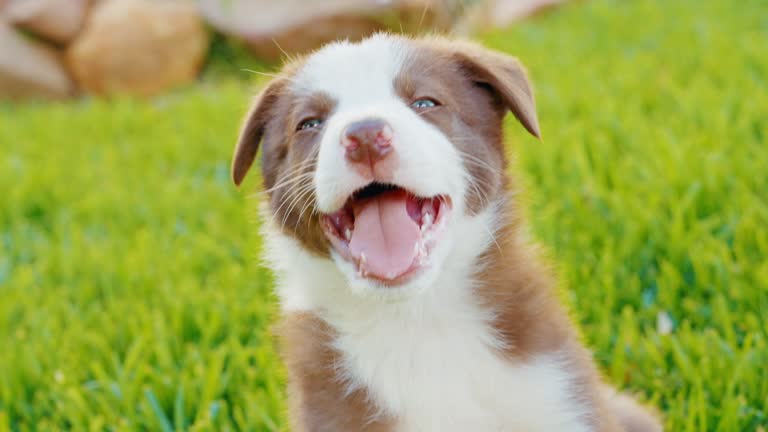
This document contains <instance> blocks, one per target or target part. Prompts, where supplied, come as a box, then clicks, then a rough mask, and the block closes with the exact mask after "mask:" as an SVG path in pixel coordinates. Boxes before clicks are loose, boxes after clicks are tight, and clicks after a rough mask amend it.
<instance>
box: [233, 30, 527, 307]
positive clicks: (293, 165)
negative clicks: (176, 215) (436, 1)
mask: <svg viewBox="0 0 768 432" xmlns="http://www.w3.org/2000/svg"><path fill="white" fill-rule="evenodd" d="M508 111H512V112H513V113H514V114H515V116H516V117H517V118H518V120H519V121H520V122H521V123H522V124H523V126H525V128H526V129H527V130H528V131H529V132H530V133H532V134H533V135H536V136H538V123H537V119H536V114H535V109H534V102H533V97H532V92H531V88H530V85H529V83H528V80H527V79H526V76H525V72H524V71H523V69H522V67H521V66H520V64H519V63H518V62H517V61H516V60H515V59H513V58H510V57H506V56H503V55H501V54H496V53H492V52H489V51H486V50H484V49H483V48H480V47H477V46H475V45H470V44H462V43H456V42H448V41H442V40H412V39H406V38H401V37H395V36H389V35H377V36H374V37H372V38H370V39H367V40H365V41H362V42H360V43H354V44H353V43H347V42H340V43H335V44H332V45H329V46H326V47H325V48H322V49H321V50H319V51H317V52H315V53H314V54H312V55H310V56H309V57H307V58H306V59H304V60H302V61H298V62H295V63H294V64H291V65H289V66H287V67H286V68H285V70H284V71H283V72H282V74H281V75H280V76H279V77H277V78H276V79H275V80H273V81H272V82H271V83H270V84H269V85H268V86H267V87H266V88H265V89H264V90H263V92H262V93H261V95H260V96H259V97H258V98H257V101H256V103H255V105H254V107H253V108H252V109H251V111H250V113H249V114H248V118H247V119H246V122H245V125H244V127H243V130H242V133H241V137H240V140H239V143H238V145H237V148H236V150H235V158H234V162H233V178H234V181H235V183H237V184H240V182H241V181H242V179H243V177H244V176H245V174H246V172H247V170H248V169H249V167H250V166H251V164H252V163H253V160H254V157H255V155H256V151H257V148H258V147H259V144H260V143H261V147H262V154H263V159H262V169H263V178H264V185H265V188H266V191H267V195H268V197H269V208H270V211H271V213H272V215H273V220H274V222H275V223H276V224H277V226H278V227H279V228H280V229H281V230H282V232H283V233H284V234H286V235H289V236H292V237H294V238H295V239H297V240H298V241H299V242H300V243H301V244H302V245H303V247H304V248H305V249H307V250H309V251H310V252H312V253H314V254H316V255H318V256H321V257H325V258H327V259H329V260H332V261H333V262H334V263H335V265H336V267H337V268H338V270H339V271H340V272H341V273H342V274H343V275H344V276H345V277H346V279H347V280H348V282H349V285H350V287H352V288H353V289H354V290H355V291H358V292H362V293H377V292H378V293H380V292H381V291H382V290H386V291H389V292H392V291H399V292H413V291H416V290H417V289H418V288H423V287H426V286H429V285H430V282H432V281H433V280H434V279H435V277H436V275H437V274H439V273H440V271H441V268H442V266H443V265H444V264H445V260H446V257H447V256H449V255H450V252H451V250H452V249H453V248H460V247H461V242H462V239H461V238H457V237H459V234H458V233H459V232H460V231H461V229H460V227H461V225H462V224H466V223H467V222H468V221H469V220H471V219H472V218H473V217H475V215H477V214H479V213H480V212H482V211H483V210H484V209H485V208H486V207H487V206H489V205H491V203H493V202H494V201H495V200H496V199H497V198H499V197H500V195H501V194H503V188H504V184H503V183H504V174H503V173H504V167H505V158H504V148H503V144H502V120H503V118H504V116H505V114H506V113H507V112H508ZM297 271H300V269H297Z"/></svg>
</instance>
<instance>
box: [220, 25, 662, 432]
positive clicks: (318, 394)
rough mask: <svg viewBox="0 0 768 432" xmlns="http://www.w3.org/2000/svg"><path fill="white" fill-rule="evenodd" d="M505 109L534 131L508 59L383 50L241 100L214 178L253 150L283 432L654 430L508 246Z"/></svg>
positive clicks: (320, 56)
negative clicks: (263, 199) (230, 153)
mask: <svg viewBox="0 0 768 432" xmlns="http://www.w3.org/2000/svg"><path fill="white" fill-rule="evenodd" d="M509 111H511V112H512V113H513V114H514V115H515V117H516V118H517V119H518V120H519V121H520V123H522V125H523V126H524V127H525V129H526V130H527V131H528V132H530V133H531V134H533V135H536V136H538V135H539V124H538V120H537V118H536V112H535V106H534V100H533V94H532V91H531V86H530V84H529V82H528V79H527V78H526V74H525V71H524V70H523V67H522V66H521V65H520V63H519V62H518V61H517V60H516V59H514V58H511V57H507V56H505V55H502V54H497V53H493V52H490V51H487V50H485V49H483V48H481V47H479V46H476V45H472V44H468V43H461V42H452V41H446V40H442V39H407V38H403V37H399V36H392V35H385V34H379V35H376V36H373V37H371V38H369V39H366V40H364V41H362V42H360V43H348V42H338V43H333V44H331V45H328V46H326V47H324V48H322V49H320V50H318V51H317V52H315V53H313V54H311V55H309V56H308V57H306V58H304V59H301V60H298V61H294V62H293V63H292V64H290V65H288V66H287V67H286V68H285V69H284V71H283V72H282V73H281V74H280V75H279V76H277V77H276V78H275V79H274V80H273V81H272V82H271V83H270V84H269V85H268V86H267V87H266V88H265V89H264V90H263V91H262V93H261V95H260V96H259V97H258V98H257V100H256V102H255V104H254V106H253V108H252V109H251V111H250V113H249V114H248V117H247V119H246V121H245V125H244V127H243V129H242V133H241V136H240V141H239V143H238V144H237V148H236V150H235V156H234V162H233V178H234V181H235V183H237V184H240V183H241V181H242V180H243V177H244V176H245V174H246V172H247V171H248V169H249V168H250V166H251V165H252V163H253V161H254V159H255V156H256V152H257V149H258V148H259V146H260V145H261V148H262V169H263V179H264V186H265V188H266V196H267V197H268V202H267V203H266V205H265V210H264V211H265V214H266V216H267V217H266V222H265V224H264V234H265V238H266V248H265V249H266V254H267V258H268V262H269V263H270V264H271V266H272V267H273V269H274V270H275V272H276V274H277V278H278V280H277V292H278V295H279V298H280V301H281V306H282V310H283V314H284V320H283V324H282V326H281V333H282V334H281V336H282V338H283V343H284V356H285V360H286V362H287V365H288V371H289V391H290V398H291V401H290V403H291V418H292V423H293V428H294V430H297V431H328V432H341V431H443V432H445V431H525V432H531V431H548V432H550V431H571V432H577V431H579V432H580V431H633V432H634V431H657V430H661V426H660V425H659V423H658V421H657V420H656V419H655V418H654V417H653V416H651V415H650V414H647V413H646V412H645V411H643V410H642V409H641V408H640V407H639V406H638V405H636V404H635V403H634V402H633V401H631V400H630V399H629V398H626V397H624V396H618V395H615V394H614V393H613V392H611V391H610V390H608V388H607V387H605V386H604V385H603V384H601V382H600V379H599V377H598V374H597V372H596V369H595V366H594V364H593V363H592V361H591V358H590V355H589V353H588V352H587V351H586V350H585V349H584V348H583V347H582V346H581V345H580V343H579V341H578V338H577V335H576V332H575V330H574V328H573V327H572V325H571V323H570V322H569V320H568V317H567V315H566V313H565V312H564V310H563V309H562V308H561V306H560V305H559V304H558V302H557V300H556V298H555V294H554V288H553V283H552V281H551V280H550V277H549V275H548V272H547V271H546V269H544V268H543V267H542V266H541V265H540V264H539V263H538V262H537V260H536V257H535V256H536V254H535V251H534V250H535V248H534V247H533V246H531V245H530V244H528V243H527V242H526V241H525V240H524V239H523V237H524V236H523V235H522V223H521V221H520V218H519V213H518V212H517V211H516V206H517V203H516V202H515V199H514V196H515V195H514V190H515V185H514V184H513V182H512V180H511V179H510V178H508V177H507V175H506V173H505V169H506V167H507V163H506V160H505V152H504V144H503V142H502V120H503V119H504V117H505V115H506V113H507V112H509Z"/></svg>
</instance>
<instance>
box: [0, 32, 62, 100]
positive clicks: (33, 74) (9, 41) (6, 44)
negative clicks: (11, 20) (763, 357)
mask: <svg viewBox="0 0 768 432" xmlns="http://www.w3.org/2000/svg"><path fill="white" fill-rule="evenodd" d="M73 93H74V85H73V83H72V80H71V79H70V78H69V76H68V75H67V72H66V69H65V68H64V65H63V64H62V62H61V59H60V57H59V55H58V53H57V52H56V51H55V50H53V49H51V48H48V47H47V46H45V45H43V44H41V43H39V42H36V41H32V40H30V39H28V38H26V37H24V36H23V35H21V34H19V33H18V32H17V31H16V30H15V29H14V28H13V27H11V26H10V25H9V24H8V23H7V22H5V21H3V20H2V19H0V99H42V98H46V99H58V98H64V97H67V96H70V95H72V94H73Z"/></svg>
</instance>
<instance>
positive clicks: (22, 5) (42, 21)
mask: <svg viewBox="0 0 768 432" xmlns="http://www.w3.org/2000/svg"><path fill="white" fill-rule="evenodd" d="M0 1H2V0H0ZM6 1H7V4H6V6H5V16H6V17H7V19H8V21H9V22H10V23H11V24H14V25H16V26H17V27H19V28H22V29H24V30H27V31H29V32H31V33H34V34H36V35H38V36H41V37H43V38H46V39H49V40H51V41H53V42H56V43H59V44H66V43H67V42H69V41H71V40H72V39H73V38H74V37H75V35H77V33H78V32H79V31H80V28H81V27H82V24H83V20H84V18H85V14H86V11H87V9H88V3H89V1H88V0H6Z"/></svg>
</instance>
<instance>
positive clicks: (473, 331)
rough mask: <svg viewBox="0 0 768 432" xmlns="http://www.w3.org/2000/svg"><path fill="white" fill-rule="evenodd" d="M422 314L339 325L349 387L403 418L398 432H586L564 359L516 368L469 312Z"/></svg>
mask: <svg viewBox="0 0 768 432" xmlns="http://www.w3.org/2000/svg"><path fill="white" fill-rule="evenodd" d="M454 306H456V305H454ZM440 307H448V305H444V304H441V305H440ZM419 309H421V310H419V311H416V310H413V309H412V308H410V307H409V308H392V310H389V311H387V312H386V313H379V314H376V315H374V316H372V317H370V319H368V320H364V321H358V322H357V323H356V326H355V327H356V328H349V327H346V325H345V324H352V323H351V322H348V323H340V324H341V327H344V328H343V329H342V330H341V332H342V334H341V336H340V337H339V339H338V340H337V348H338V349H339V350H340V351H341V352H342V354H343V356H344V359H345V362H344V365H343V367H342V370H343V371H344V373H345V374H347V379H348V381H349V382H350V383H352V385H361V386H365V387H366V388H367V389H368V391H369V394H371V395H372V397H373V399H374V400H375V402H376V403H377V404H378V405H379V406H380V407H381V409H382V410H383V411H384V412H385V413H387V414H390V415H394V416H395V417H397V418H398V419H400V427H399V430H401V431H419V432H423V431H527V432H531V431H574V432H576V431H587V430H588V428H587V426H586V424H585V423H584V421H583V415H584V414H585V411H584V410H585V408H586V407H584V406H580V405H579V404H578V403H576V402H575V401H574V399H573V398H572V397H571V395H572V392H571V388H570V387H571V386H570V379H569V376H568V375H567V373H566V369H565V366H566V365H564V364H563V362H562V361H561V359H558V358H557V357H556V356H546V357H539V358H536V359H534V360H531V361H530V362H528V363H525V364H513V363H511V362H510V361H509V360H507V359H504V358H502V357H501V356H500V355H499V354H498V351H497V350H496V349H494V347H496V348H498V342H497V341H496V339H495V338H494V337H493V335H492V334H491V332H490V330H489V328H490V327H489V326H488V325H487V324H486V320H484V319H483V317H482V314H481V313H479V312H478V311H477V310H472V309H473V308H472V307H471V306H470V307H467V306H464V307H461V308H454V310H453V311H452V314H451V316H448V315H445V314H442V313H439V314H434V313H432V312H435V311H434V310H429V309H432V308H431V307H427V308H423V307H419ZM425 309H426V310H425Z"/></svg>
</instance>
